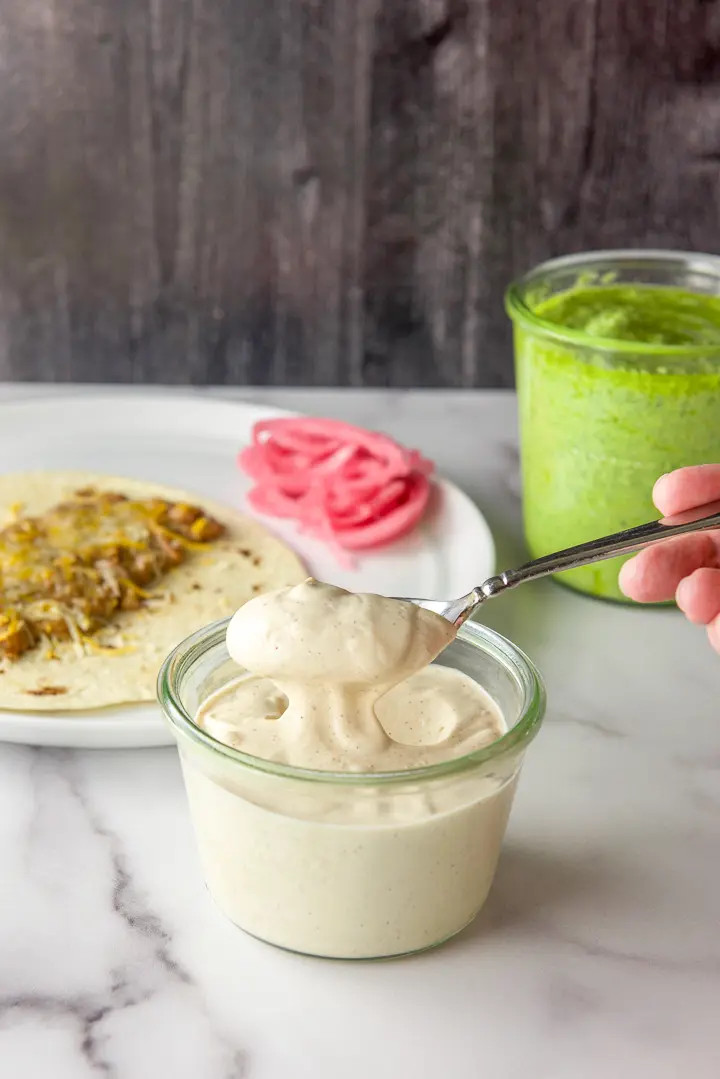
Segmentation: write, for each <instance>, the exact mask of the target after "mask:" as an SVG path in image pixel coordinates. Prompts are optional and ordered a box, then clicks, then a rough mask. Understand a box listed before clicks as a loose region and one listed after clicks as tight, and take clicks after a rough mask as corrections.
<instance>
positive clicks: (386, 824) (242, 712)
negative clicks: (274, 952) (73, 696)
mask: <svg viewBox="0 0 720 1079" xmlns="http://www.w3.org/2000/svg"><path fill="white" fill-rule="evenodd" d="M454 636H455V631H454V628H453V627H452V626H451V625H450V624H449V623H448V622H446V621H445V620H444V619H442V618H441V617H440V616H439V615H435V614H432V613H431V612H428V611H424V610H422V609H420V608H418V607H415V606H413V605H412V604H409V603H407V602H402V601H397V600H388V599H383V598H381V597H379V596H369V595H353V594H351V593H348V592H345V591H344V590H342V589H339V588H333V587H331V586H329V585H324V584H319V583H318V582H316V581H312V580H311V581H307V582H305V583H304V584H301V585H297V586H295V587H292V588H289V589H285V590H282V591H279V592H274V593H270V594H267V595H263V596H260V597H258V598H256V599H253V600H251V601H250V602H249V603H247V604H246V605H245V606H244V607H242V608H241V609H240V610H239V611H238V612H237V614H236V615H235V616H234V617H233V619H232V620H231V622H230V626H229V629H228V634H227V645H228V650H229V652H230V655H231V656H232V658H233V659H235V660H236V661H237V662H238V663H239V664H240V665H241V666H242V667H243V668H245V670H246V671H249V672H251V673H250V674H248V675H243V676H242V677H240V678H238V679H237V680H235V681H233V682H231V683H230V684H228V685H227V686H225V687H224V688H223V689H221V690H219V691H218V692H216V693H215V694H214V695H212V696H211V697H209V698H208V699H207V700H206V701H205V702H204V703H203V704H202V705H201V707H200V709H199V713H198V716H197V723H198V724H199V725H200V726H202V727H204V728H205V730H206V731H208V732H209V733H210V734H211V735H212V736H213V737H215V738H216V739H218V740H220V741H222V742H224V743H226V744H228V745H230V746H234V747H237V748H239V749H242V750H243V751H244V752H246V753H248V754H251V755H253V756H255V757H262V758H264V759H266V760H270V761H278V762H283V763H284V764H288V765H293V766H296V767H306V768H312V769H316V770H321V771H327V770H332V771H334V772H337V771H343V772H348V773H350V774H349V775H348V777H347V778H348V782H344V783H339V782H338V781H336V780H333V781H318V780H314V781H308V780H301V779H294V778H287V777H281V776H275V775H268V774H267V773H266V772H264V771H262V770H259V769H256V768H253V767H246V766H243V765H241V764H239V763H238V762H236V761H234V760H232V759H229V758H223V757H222V756H221V755H219V754H217V753H213V752H212V751H210V750H208V749H207V748H203V747H199V746H196V745H190V746H188V747H186V748H185V750H184V751H183V750H181V757H182V761H183V771H184V775H185V783H186V786H187V790H188V795H189V799H190V805H191V809H192V814H193V821H194V825H195V830H196V833H197V837H198V843H199V848H200V854H201V858H202V861H203V866H204V870H205V876H206V879H207V882H208V886H209V888H210V891H211V893H212V894H213V896H214V897H215V899H216V901H217V903H218V905H219V906H220V907H221V909H222V910H223V911H224V912H225V913H226V914H227V915H228V916H229V917H230V918H231V919H232V920H233V921H234V922H236V923H237V924H238V925H240V926H242V928H244V929H246V930H247V931H249V932H250V933H254V934H255V935H256V936H259V937H261V938H262V939H264V940H267V941H271V942H272V943H275V944H279V945H281V946H283V947H286V948H291V949H295V950H298V951H304V952H310V953H312V954H315V955H324V956H336V957H348V958H353V957H357V958H365V957H370V956H383V955H397V954H400V953H403V952H408V951H414V950H416V949H419V948H424V947H428V946H430V945H432V944H436V943H439V942H440V941H441V940H443V939H445V938H446V937H448V936H451V935H452V934H453V933H456V932H457V931H458V930H459V929H461V928H462V927H463V926H464V925H465V924H467V922H469V921H470V920H471V919H472V918H473V916H474V915H475V914H476V913H477V911H478V910H479V908H480V907H481V906H482V904H483V902H484V900H485V897H486V895H487V892H488V890H489V888H490V884H491V882H492V878H493V874H494V871H495V865H496V862H497V858H498V854H499V850H500V844H501V841H502V837H503V833H504V830H505V825H506V822H507V817H508V814H509V811H510V805H511V802H512V797H513V792H514V788H515V780H516V777H517V772H518V768H519V760H518V758H517V757H516V756H515V755H514V754H508V755H505V756H504V757H502V758H500V759H498V760H493V761H492V762H490V763H489V764H487V765H483V766H480V767H477V768H473V769H471V770H467V771H463V772H459V773H457V774H449V775H443V776H440V777H438V778H433V779H431V780H425V779H423V780H422V781H421V782H420V781H418V780H412V779H411V778H410V777H408V781H403V780H402V779H400V780H396V779H395V777H393V779H392V783H391V784H390V785H383V784H378V783H373V782H372V780H367V779H365V780H363V781H362V782H358V781H354V780H353V773H355V775H357V773H360V772H363V773H382V772H397V771H405V770H407V769H413V768H417V767H421V766H424V765H427V764H435V763H437V762H441V761H446V760H449V759H451V758H454V757H457V756H460V755H462V754H465V753H468V752H470V751H471V750H474V749H478V748H480V747H481V746H484V745H487V744H488V743H490V742H492V741H493V740H495V739H496V738H497V737H499V736H500V735H501V734H502V733H503V732H504V731H505V723H504V720H503V717H502V715H501V713H500V710H499V709H498V707H497V705H496V704H495V702H494V701H493V700H492V699H491V698H490V696H489V695H488V694H487V693H486V692H485V691H484V690H483V689H482V688H481V687H480V686H478V685H477V684H476V683H475V682H474V681H473V680H472V679H470V678H469V677H467V676H466V675H464V674H462V673H461V672H459V671H457V670H454V669H452V668H450V667H443V666H441V665H439V664H433V665H431V666H428V664H431V661H432V660H433V659H434V658H435V657H436V656H438V654H439V653H440V652H441V651H442V649H443V648H444V647H445V646H446V645H447V644H449V643H450V642H451V641H452V639H453V638H454ZM329 778H330V777H328V779H329ZM359 778H360V777H359V776H358V780H359Z"/></svg>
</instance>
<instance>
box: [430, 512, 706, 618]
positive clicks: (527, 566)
mask: <svg viewBox="0 0 720 1079" xmlns="http://www.w3.org/2000/svg"><path fill="white" fill-rule="evenodd" d="M713 528H718V529H720V502H711V503H708V504H707V505H705V506H697V507H696V508H695V509H692V510H686V511H685V513H678V514H676V515H675V516H674V517H662V518H661V519H660V520H659V521H650V522H649V523H648V524H644V525H637V526H636V527H635V528H627V529H625V531H624V532H615V533H613V535H612V536H602V537H601V539H596V540H590V541H589V542H588V543H580V544H578V546H577V547H568V548H566V549H565V550H564V551H556V552H555V553H554V554H546V555H544V556H543V557H542V558H536V559H534V561H532V562H525V563H524V564H523V565H522V566H518V568H517V569H507V570H504V571H503V572H502V573H499V574H497V576H495V577H488V579H487V581H484V582H483V584H481V585H478V587H477V588H473V590H472V592H468V594H467V595H466V596H460V598H459V599H450V600H447V599H438V600H433V599H410V600H409V602H410V603H415V604H416V605H417V606H418V607H425V608H426V609H427V610H428V611H434V612H435V613H436V614H441V615H442V616H443V617H444V618H447V619H448V621H449V622H453V623H454V624H455V625H456V626H461V625H462V624H463V622H465V621H466V620H467V619H468V618H469V617H470V615H471V614H472V613H473V612H474V611H475V610H477V608H478V607H479V606H480V604H481V603H484V602H485V600H486V599H490V598H491V597H492V596H497V595H499V594H500V593H501V592H504V591H505V590H506V589H507V588H516V587H517V586H518V585H519V584H525V582H526V581H535V580H537V578H538V577H547V576H548V574H551V573H559V572H560V571H561V570H566V569H577V567H578V566H589V565H590V563H591V562H601V561H602V560H603V559H605V558H615V556H616V555H623V554H629V553H630V552H631V551H639V550H640V549H641V548H642V547H648V546H650V544H652V543H661V542H662V541H663V540H667V539H670V538H671V537H672V536H683V535H686V534H687V533H688V532H706V531H708V530H710V529H713Z"/></svg>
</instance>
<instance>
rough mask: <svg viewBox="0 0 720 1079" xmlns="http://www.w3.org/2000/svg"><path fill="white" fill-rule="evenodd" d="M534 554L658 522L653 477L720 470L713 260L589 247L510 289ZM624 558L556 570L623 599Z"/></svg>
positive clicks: (584, 587)
mask: <svg viewBox="0 0 720 1079" xmlns="http://www.w3.org/2000/svg"><path fill="white" fill-rule="evenodd" d="M506 308H507V311H508V314H509V315H510V318H511V319H512V321H513V327H514V338H515V366H516V375H517V388H518V399H519V409H520V449H521V462H522V473H523V512H524V519H525V535H526V539H527V543H528V546H529V548H530V552H531V554H532V555H533V557H537V556H539V555H543V554H548V553H549V552H551V551H556V550H558V549H560V548H562V547H569V546H571V545H573V544H576V543H582V542H584V541H585V540H589V539H593V538H594V537H596V536H601V535H604V534H606V533H608V532H615V531H617V530H619V529H622V528H628V527H630V526H631V525H636V524H639V523H641V522H643V521H645V520H651V519H652V518H653V517H655V516H657V511H656V510H655V509H654V507H653V503H652V498H651V491H652V487H653V484H654V482H655V480H656V479H657V478H658V476H661V475H662V474H663V473H664V472H669V471H671V470H672V469H674V468H679V467H680V466H682V465H696V464H703V463H705V462H720V258H718V257H715V256H713V255H700V254H698V255H695V254H689V253H684V252H673V251H599V252H591V253H587V254H583V255H573V256H570V257H567V258H560V259H553V260H552V261H550V262H545V263H543V264H542V265H540V266H538V267H537V268H536V269H534V270H532V271H531V272H530V273H528V274H527V275H526V276H525V277H523V278H522V279H520V280H519V281H516V282H515V283H514V284H513V285H511V286H510V288H509V289H508V292H507V295H506ZM622 561H623V560H622V559H614V560H613V561H611V562H600V563H597V564H596V565H594V566H587V567H584V568H583V569H578V570H572V571H570V572H568V573H564V574H561V575H559V578H558V579H559V580H561V581H562V582H563V583H565V584H568V585H570V586H571V587H572V588H575V589H578V590H579V591H581V592H586V593H588V594H590V595H593V596H601V597H603V598H605V599H614V600H623V601H624V600H625V597H624V596H623V595H622V593H621V592H620V589H619V588H618V583H617V578H618V570H619V568H620V565H621V563H622Z"/></svg>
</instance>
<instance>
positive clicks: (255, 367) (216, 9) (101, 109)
mask: <svg viewBox="0 0 720 1079" xmlns="http://www.w3.org/2000/svg"><path fill="white" fill-rule="evenodd" d="M719 171H720V2H718V0H0V378H5V379H54V380H62V381H65V380H78V381H127V382H129V381H150V382H214V383H234V384H263V383H278V384H308V385H313V384H320V385H333V384H338V385H353V386H356V385H362V384H367V385H403V386H404V385H429V386H438V385H439V386H474V385H479V386H504V385H509V384H511V382H512V365H511V350H510V341H509V333H508V327H507V325H506V321H505V316H504V313H503V308H502V294H503V288H504V286H505V284H506V282H507V281H508V280H509V279H510V278H512V277H513V275H515V274H516V273H518V272H519V271H521V270H523V269H525V268H527V267H529V266H530V265H532V264H533V263H534V262H536V261H538V260H540V259H543V258H545V257H548V256H550V255H553V254H557V253H561V252H567V251H574V250H581V249H583V248H592V247H597V246H645V247H649V246H659V245H669V246H676V247H688V248H696V249H699V250H718V248H720V220H719V210H720V187H719V184H718V174H719Z"/></svg>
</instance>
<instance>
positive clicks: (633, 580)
mask: <svg viewBox="0 0 720 1079" xmlns="http://www.w3.org/2000/svg"><path fill="white" fill-rule="evenodd" d="M718 500H720V465H698V466H697V467H694V468H679V469H677V471H675V472H668V473H667V474H666V475H665V476H661V477H660V479H659V480H658V481H657V483H656V484H655V486H654V488H653V502H654V503H655V505H656V506H657V508H658V509H659V510H660V512H661V513H662V515H663V516H664V517H671V516H672V515H673V514H675V513H682V512H683V511H684V510H689V509H694V508H695V506H702V505H704V503H706V502H715V501H718ZM620 588H621V589H622V591H623V592H624V593H625V595H626V596H628V597H629V598H630V599H634V600H637V601H638V602H639V603H661V602H663V601H665V600H669V599H672V598H673V596H674V597H675V602H676V603H677V605H678V607H679V608H680V610H681V611H682V612H683V613H684V614H685V615H686V617H687V618H689V619H690V621H691V622H696V623H697V624H699V625H702V626H707V635H708V639H709V641H710V644H711V645H712V646H713V648H714V649H715V651H716V652H720V531H717V532H696V533H694V534H692V535H688V536H678V537H677V538H676V539H670V540H667V542H666V543H658V544H655V545H654V546H653V547H648V548H646V550H644V551H641V552H640V554H637V555H635V557H634V558H631V559H630V561H629V562H626V563H625V565H624V566H623V567H622V569H621V570H620Z"/></svg>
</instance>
